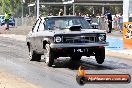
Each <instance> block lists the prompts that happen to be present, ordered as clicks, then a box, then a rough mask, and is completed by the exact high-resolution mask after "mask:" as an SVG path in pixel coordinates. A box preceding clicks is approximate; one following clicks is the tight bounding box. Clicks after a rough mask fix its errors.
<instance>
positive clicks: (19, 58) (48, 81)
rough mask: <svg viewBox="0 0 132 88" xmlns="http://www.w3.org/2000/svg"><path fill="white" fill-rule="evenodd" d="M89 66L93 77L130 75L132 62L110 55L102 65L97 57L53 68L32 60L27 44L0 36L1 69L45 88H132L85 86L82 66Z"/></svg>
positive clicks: (61, 60) (122, 87) (64, 61)
mask: <svg viewBox="0 0 132 88" xmlns="http://www.w3.org/2000/svg"><path fill="white" fill-rule="evenodd" d="M80 65H82V66H84V67H85V70H86V72H87V73H89V74H130V75H131V76H132V60H131V59H125V58H115V57H108V56H106V59H105V62H104V63H103V64H102V65H98V64H97V63H96V61H95V59H94V57H90V58H88V57H83V58H82V59H81V61H80V62H76V61H74V62H72V61H70V59H68V58H59V59H58V60H56V61H55V63H54V66H53V67H48V66H46V64H45V62H44V60H43V59H42V60H41V61H40V62H36V61H30V60H29V59H28V49H27V46H26V42H23V41H18V40H14V39H10V38H4V37H0V68H1V69H5V70H6V71H7V72H9V73H11V74H14V75H16V76H19V77H21V78H23V79H24V80H26V81H29V82H31V83H32V84H35V85H38V86H41V87H42V88H132V83H129V84H103V83H102V84H85V85H84V86H80V85H78V84H77V82H76V75H77V70H78V68H79V66H80Z"/></svg>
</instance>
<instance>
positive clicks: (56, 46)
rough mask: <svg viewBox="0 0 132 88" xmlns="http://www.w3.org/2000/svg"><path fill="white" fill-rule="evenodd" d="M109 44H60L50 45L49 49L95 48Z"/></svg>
mask: <svg viewBox="0 0 132 88" xmlns="http://www.w3.org/2000/svg"><path fill="white" fill-rule="evenodd" d="M108 45H109V43H108V42H105V43H73V44H72V43H67V44H65V43H61V44H53V43H52V44H50V47H51V48H71V47H72V48H74V47H82V48H83V47H97V46H108Z"/></svg>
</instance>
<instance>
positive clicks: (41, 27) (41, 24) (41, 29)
mask: <svg viewBox="0 0 132 88" xmlns="http://www.w3.org/2000/svg"><path fill="white" fill-rule="evenodd" d="M43 23H44V20H42V21H41V22H40V25H39V29H38V31H44V24H43Z"/></svg>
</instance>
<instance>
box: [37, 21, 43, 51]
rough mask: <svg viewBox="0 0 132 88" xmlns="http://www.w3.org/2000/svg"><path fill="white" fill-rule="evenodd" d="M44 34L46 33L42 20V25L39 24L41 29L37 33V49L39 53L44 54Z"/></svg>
mask: <svg viewBox="0 0 132 88" xmlns="http://www.w3.org/2000/svg"><path fill="white" fill-rule="evenodd" d="M43 32H44V20H43V19H42V20H41V21H40V24H39V28H38V30H37V32H36V35H37V36H36V40H35V41H36V43H37V45H36V48H37V52H38V53H42V52H43V36H44V35H43Z"/></svg>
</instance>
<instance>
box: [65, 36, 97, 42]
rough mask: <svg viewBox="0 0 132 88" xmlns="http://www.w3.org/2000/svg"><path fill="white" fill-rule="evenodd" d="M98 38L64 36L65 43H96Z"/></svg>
mask: <svg viewBox="0 0 132 88" xmlns="http://www.w3.org/2000/svg"><path fill="white" fill-rule="evenodd" d="M95 42H97V38H96V36H70V37H69V36H64V37H63V43H95Z"/></svg>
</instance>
